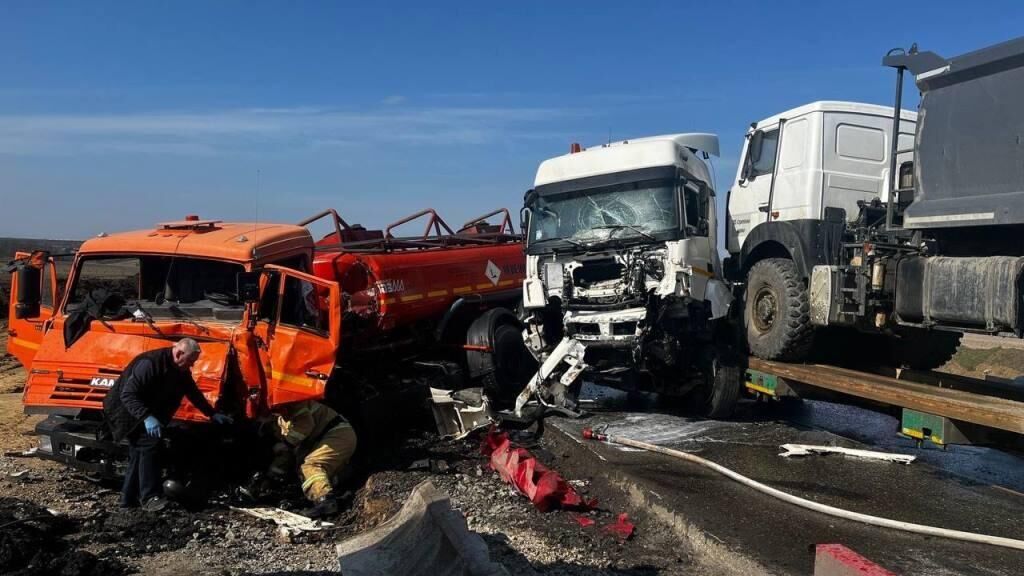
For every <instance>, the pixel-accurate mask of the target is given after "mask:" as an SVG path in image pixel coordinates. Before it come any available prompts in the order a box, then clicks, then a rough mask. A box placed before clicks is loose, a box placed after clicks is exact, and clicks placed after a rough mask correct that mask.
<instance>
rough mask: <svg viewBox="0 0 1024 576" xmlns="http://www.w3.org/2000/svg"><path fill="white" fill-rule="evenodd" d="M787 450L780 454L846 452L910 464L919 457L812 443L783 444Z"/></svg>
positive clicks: (802, 454)
mask: <svg viewBox="0 0 1024 576" xmlns="http://www.w3.org/2000/svg"><path fill="white" fill-rule="evenodd" d="M779 448H782V449H783V450H785V452H780V453H779V456H782V457H783V458H789V457H791V456H810V455H812V454H828V453H834V454H845V455H847V456H853V457H855V458H867V459H870V460H885V461H887V462H899V463H900V464H910V463H911V462H913V461H914V460H916V459H917V456H910V455H908V454H890V453H888V452H876V451H874V450H859V449H857V448H843V447H841V446H814V445H811V444H783V445H782V446H779Z"/></svg>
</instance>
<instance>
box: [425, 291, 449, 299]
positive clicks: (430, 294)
mask: <svg viewBox="0 0 1024 576" xmlns="http://www.w3.org/2000/svg"><path fill="white" fill-rule="evenodd" d="M447 295H448V291H447V290H431V291H430V292H427V298H437V297H438V296H447Z"/></svg>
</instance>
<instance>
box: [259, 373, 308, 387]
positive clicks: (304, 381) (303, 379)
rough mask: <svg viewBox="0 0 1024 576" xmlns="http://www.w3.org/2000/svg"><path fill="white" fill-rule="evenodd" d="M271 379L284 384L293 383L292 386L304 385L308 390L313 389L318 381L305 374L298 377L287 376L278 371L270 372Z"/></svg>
mask: <svg viewBox="0 0 1024 576" xmlns="http://www.w3.org/2000/svg"><path fill="white" fill-rule="evenodd" d="M270 377H271V378H272V379H274V380H281V381H282V382H291V383H292V384H302V385H303V386H305V387H307V388H312V387H313V383H314V382H315V381H316V379H315V378H311V377H309V376H306V375H305V374H303V375H302V376H296V375H294V374H286V373H284V372H278V371H277V370H272V371H271V372H270Z"/></svg>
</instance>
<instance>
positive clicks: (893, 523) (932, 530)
mask: <svg viewBox="0 0 1024 576" xmlns="http://www.w3.org/2000/svg"><path fill="white" fill-rule="evenodd" d="M583 437H584V438H589V439H594V440H600V441H604V442H612V443H615V444H622V445H623V446H632V447H633V448H640V449H641V450H647V451H649V452H657V453H659V454H664V455H666V456H672V457H674V458H679V459H681V460H686V461H687V462H692V463H694V464H697V465H700V466H703V467H705V468H710V469H711V470H714V471H715V472H718V473H719V474H722V475H723V476H727V477H729V478H731V479H733V480H735V481H737V482H739V483H740V484H743V485H745V486H749V487H751V488H753V489H754V490H757V491H758V492H763V493H764V494H767V495H769V496H773V497H775V498H778V499H779V500H782V501H784V502H789V503H790V504H795V505H797V506H800V507H801V508H806V509H808V510H814V511H815V512H821V513H822V514H828V515H829V516H835V517H837V518H844V519H846V520H853V521H854V522H863V523H864V524H870V525H872V526H882V527H883V528H892V529H894V530H903V531H904V532H913V533H915V534H926V535H928V536H939V537H941V538H951V539H953V540H963V541H966V542H977V543H979V544H990V545H992V546H1002V547H1004V548H1013V549H1016V550H1024V540H1014V539H1013V538H1003V537H1001V536H989V535H986V534H976V533H974V532H963V531H960V530H949V529H947V528H938V527H936V526H925V525H923V524H914V523H912V522H900V521H899V520H891V519H889V518H881V517H879V516H871V515H870V514H861V513H860V512H851V511H849V510H843V509H842V508H836V507H835V506H828V505H827V504H821V503H818V502H814V501H811V500H807V499H806V498H801V497H799V496H794V495H792V494H788V493H786V492H783V491H781V490H777V489H775V488H772V487H771V486H768V485H766V484H762V483H760V482H758V481H757V480H753V479H750V478H747V477H746V476H744V475H742V474H740V473H739V472H735V471H733V470H730V469H729V468H726V467H725V466H722V465H721V464H716V463H714V462H712V461H710V460H706V459H704V458H701V457H700V456H695V455H693V454H688V453H686V452H680V451H679V450H673V449H671V448H665V447H663V446H657V445H655V444H648V443H647V442H640V441H639V440H630V439H629V438H622V437H620V436H609V435H607V434H601V433H598V432H594V431H592V430H590V429H589V428H585V429H584V430H583Z"/></svg>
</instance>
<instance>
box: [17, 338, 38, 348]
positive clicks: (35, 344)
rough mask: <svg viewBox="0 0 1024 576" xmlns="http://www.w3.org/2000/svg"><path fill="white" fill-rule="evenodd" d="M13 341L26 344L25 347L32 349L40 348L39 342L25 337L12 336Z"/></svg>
mask: <svg viewBox="0 0 1024 576" xmlns="http://www.w3.org/2000/svg"><path fill="white" fill-rule="evenodd" d="M11 342H12V343H14V344H17V345H18V346H24V347H25V348H31V349H32V350H39V343H38V342H32V341H31V340H25V339H24V338H11Z"/></svg>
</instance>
